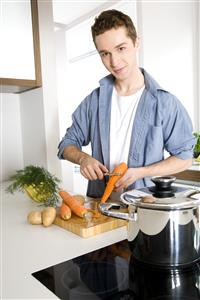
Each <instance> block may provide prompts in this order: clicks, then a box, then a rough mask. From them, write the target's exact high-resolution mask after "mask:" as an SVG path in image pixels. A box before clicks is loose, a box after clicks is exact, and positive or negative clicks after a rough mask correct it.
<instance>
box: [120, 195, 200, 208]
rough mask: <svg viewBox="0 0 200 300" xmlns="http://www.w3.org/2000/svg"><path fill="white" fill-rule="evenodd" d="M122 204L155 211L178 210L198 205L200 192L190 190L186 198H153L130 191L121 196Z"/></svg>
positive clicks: (178, 196)
mask: <svg viewBox="0 0 200 300" xmlns="http://www.w3.org/2000/svg"><path fill="white" fill-rule="evenodd" d="M121 200H122V202H123V203H125V204H128V205H134V206H136V207H141V208H147V209H155V210H179V209H188V208H193V207H197V206H199V205H200V191H198V190H190V193H189V195H188V192H187V196H184V195H183V194H182V193H180V195H176V196H174V197H169V198H155V197H153V196H152V195H150V194H147V193H144V192H142V191H139V190H132V191H128V192H125V193H123V194H122V195H121Z"/></svg>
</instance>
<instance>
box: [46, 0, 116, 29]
mask: <svg viewBox="0 0 200 300" xmlns="http://www.w3.org/2000/svg"><path fill="white" fill-rule="evenodd" d="M52 2H53V16H54V21H55V22H56V23H62V24H65V25H67V26H68V27H71V26H73V25H75V24H77V23H79V22H81V21H83V20H84V19H86V18H87V17H90V16H92V15H95V14H97V13H98V12H100V11H101V10H104V9H107V8H108V7H109V6H112V5H113V4H115V3H117V2H119V0H118V1H113V0H107V1H105V0H89V1H83V0H79V1H76V0H74V1H68V0H65V1H63V0H62V1H61V0H52Z"/></svg>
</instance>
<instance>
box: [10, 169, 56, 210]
mask: <svg viewBox="0 0 200 300" xmlns="http://www.w3.org/2000/svg"><path fill="white" fill-rule="evenodd" d="M9 180H10V182H11V183H10V185H9V186H8V187H7V188H6V192H8V193H12V194H13V193H14V192H15V191H22V192H24V191H25V190H26V188H29V187H31V188H32V189H34V195H35V196H36V197H37V196H38V198H39V200H38V202H42V203H43V205H45V206H54V207H56V206H57V204H58V202H59V195H58V190H59V186H58V184H59V182H60V180H59V179H58V178H57V177H56V176H54V175H52V174H51V173H50V172H49V171H47V170H46V169H45V168H43V167H39V166H33V165H29V166H26V167H25V168H24V169H22V170H17V171H16V174H14V175H12V176H11V177H10V178H9ZM30 194H31V193H29V195H30Z"/></svg>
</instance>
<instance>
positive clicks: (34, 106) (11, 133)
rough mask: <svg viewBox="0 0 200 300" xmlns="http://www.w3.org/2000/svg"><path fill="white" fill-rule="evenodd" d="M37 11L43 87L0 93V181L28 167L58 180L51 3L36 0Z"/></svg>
mask: <svg viewBox="0 0 200 300" xmlns="http://www.w3.org/2000/svg"><path fill="white" fill-rule="evenodd" d="M38 8H39V30H40V48H41V68H42V81H43V82H42V88H39V89H34V90H31V91H27V92H25V93H22V94H19V95H16V94H13V95H12V94H1V98H3V99H2V109H1V112H2V113H1V117H2V121H1V127H2V130H1V131H2V141H1V144H2V145H3V146H2V151H1V152H2V155H1V160H0V163H1V168H2V172H1V181H4V180H7V179H8V177H9V176H10V175H12V174H14V173H15V171H16V169H21V168H23V167H24V166H26V165H29V164H35V165H42V166H44V167H46V168H47V169H48V170H49V171H50V172H52V173H53V174H55V175H56V176H57V177H58V178H60V179H61V164H60V161H59V159H58V158H57V146H58V143H59V139H60V136H59V122H58V103H57V88H56V56H55V37H54V28H53V27H54V24H53V13H52V3H51V1H47V2H44V1H38ZM27 68H28V66H27Z"/></svg>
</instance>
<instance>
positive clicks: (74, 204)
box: [59, 190, 87, 218]
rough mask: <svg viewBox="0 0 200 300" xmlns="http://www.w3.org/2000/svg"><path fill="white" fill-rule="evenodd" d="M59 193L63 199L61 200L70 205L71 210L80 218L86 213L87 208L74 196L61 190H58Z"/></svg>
mask: <svg viewBox="0 0 200 300" xmlns="http://www.w3.org/2000/svg"><path fill="white" fill-rule="evenodd" d="M59 195H60V196H61V198H62V199H63V202H64V203H65V204H66V205H68V206H69V207H70V209H71V211H72V212H73V213H74V214H75V215H77V216H79V217H81V218H83V217H84V215H85V214H86V213H87V209H86V208H85V207H84V206H83V205H80V203H79V202H78V201H77V200H76V198H74V197H73V196H72V195H70V194H69V193H68V192H66V191H63V190H62V191H59Z"/></svg>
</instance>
